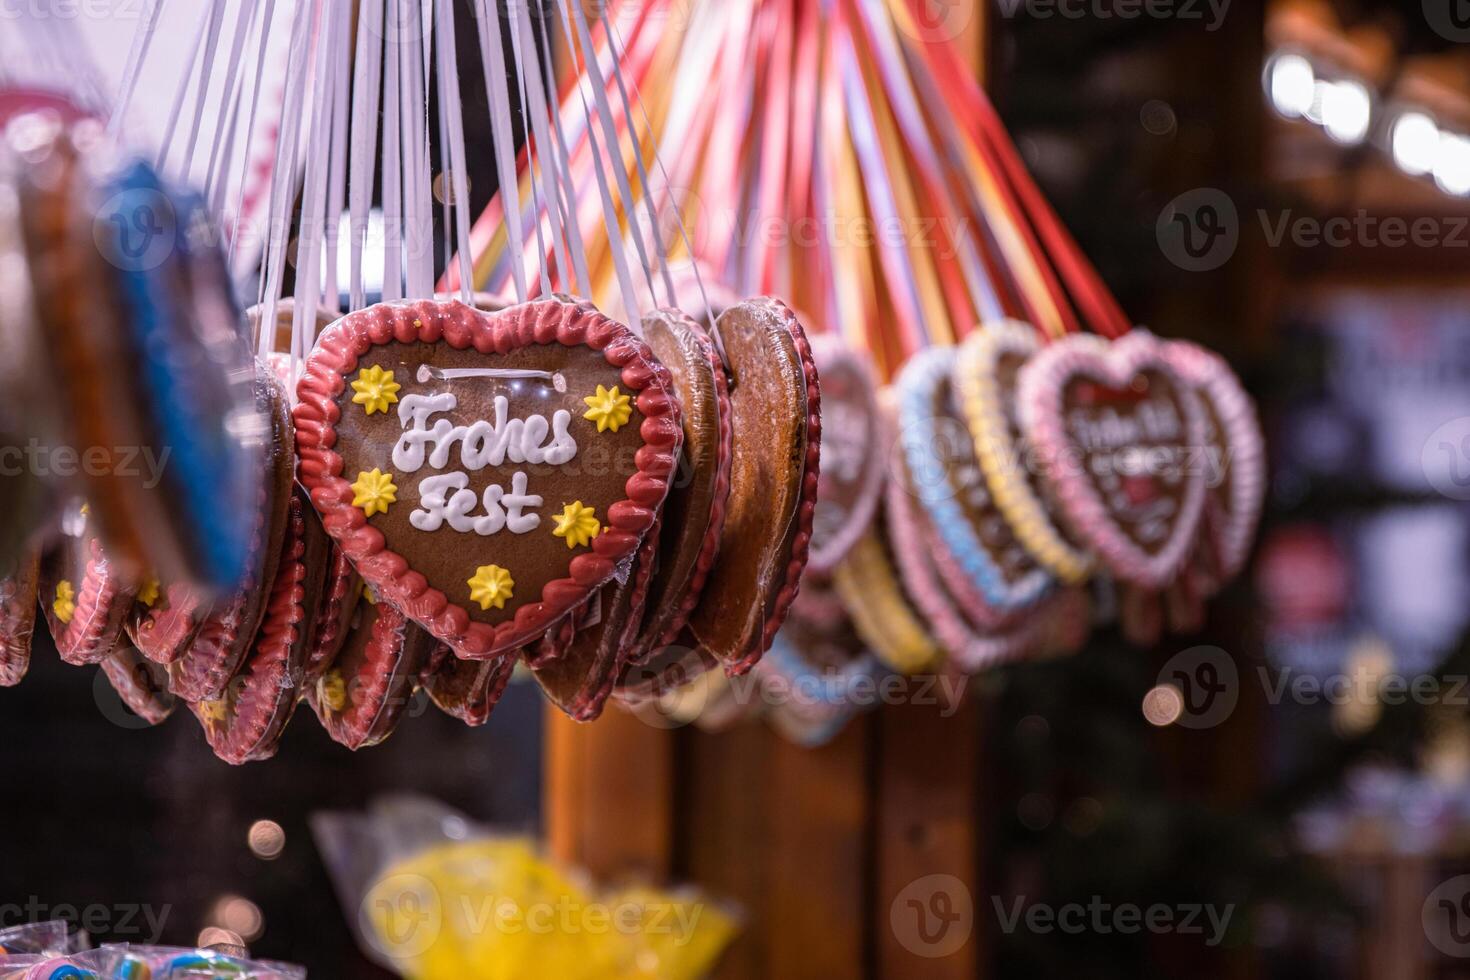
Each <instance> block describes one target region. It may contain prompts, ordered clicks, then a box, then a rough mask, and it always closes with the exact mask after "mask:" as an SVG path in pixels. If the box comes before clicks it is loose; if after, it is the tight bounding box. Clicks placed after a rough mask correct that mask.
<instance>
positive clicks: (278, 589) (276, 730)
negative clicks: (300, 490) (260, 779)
mask: <svg viewBox="0 0 1470 980" xmlns="http://www.w3.org/2000/svg"><path fill="white" fill-rule="evenodd" d="M303 506H304V504H302V502H301V500H300V498H299V497H297V496H295V495H293V496H292V497H291V515H290V522H289V524H288V526H287V533H286V539H285V542H284V545H283V547H282V554H281V560H280V564H279V565H278V566H277V568H276V579H275V582H274V583H273V584H272V585H271V591H270V595H269V598H268V599H267V601H266V606H265V613H264V614H263V615H262V616H261V620H260V626H259V628H258V629H257V631H256V634H255V640H254V642H253V644H252V645H251V650H250V655H249V658H248V659H247V660H246V662H245V665H244V667H243V668H242V669H241V671H240V673H239V674H238V675H237V676H236V677H235V678H233V679H232V680H231V681H230V686H231V687H233V688H236V689H237V693H236V696H235V697H234V698H233V700H229V701H227V704H226V706H225V711H226V714H225V717H224V718H222V719H218V720H216V719H213V718H211V716H210V711H209V709H207V708H205V707H204V706H203V705H202V704H198V703H190V705H189V708H190V710H192V711H193V712H194V714H195V716H196V717H197V718H198V719H199V721H200V723H201V724H202V725H203V726H204V733H205V739H206V740H207V741H208V742H209V747H210V748H211V749H213V750H214V754H215V755H217V756H219V758H220V759H222V760H223V761H225V762H228V763H229V764H230V765H234V766H237V765H240V764H242V763H245V762H251V761H259V760H263V759H269V758H270V757H271V756H273V755H275V754H276V746H277V744H278V742H279V740H280V735H281V733H282V732H284V731H285V728H286V724H287V723H288V722H289V721H290V720H291V715H292V714H293V713H294V712H295V710H296V703H297V701H298V700H299V698H300V693H301V681H302V672H301V664H300V663H299V662H297V661H298V657H299V655H300V653H301V651H302V649H303V646H302V642H301V630H302V628H303V626H304V625H305V619H306V608H305V605H304V604H305V600H306V587H305V582H306V564H305V563H304V562H303V561H302V559H303V558H304V557H305V555H306V542H305V537H304V536H305V534H306V530H305V526H304V524H305V519H304V516H303V515H302V513H301V508H302V507H303ZM230 693H232V692H227V693H226V695H225V697H226V698H227V699H229V697H230Z"/></svg>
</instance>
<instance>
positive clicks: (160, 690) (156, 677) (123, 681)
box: [102, 643, 178, 725]
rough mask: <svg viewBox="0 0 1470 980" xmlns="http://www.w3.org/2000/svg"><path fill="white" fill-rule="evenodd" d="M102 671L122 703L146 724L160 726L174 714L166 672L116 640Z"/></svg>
mask: <svg viewBox="0 0 1470 980" xmlns="http://www.w3.org/2000/svg"><path fill="white" fill-rule="evenodd" d="M102 673H103V674H104V675H105V676H106V677H107V682H108V683H109V684H111V685H112V689H113V691H115V692H116V693H117V696H118V699H119V700H121V701H122V703H123V706H124V707H126V708H127V709H128V710H129V711H131V712H132V713H133V714H134V715H135V716H137V717H138V718H139V719H140V720H141V721H143V722H144V723H145V724H147V725H161V724H163V723H164V722H165V721H168V719H169V716H170V715H172V714H173V713H174V708H175V706H176V705H177V704H178V699H177V698H175V697H174V696H173V694H171V693H170V692H169V689H168V671H167V670H165V669H164V668H162V667H160V666H159V665H158V664H156V663H154V662H153V661H151V660H149V659H148V658H146V657H144V656H143V655H142V654H140V653H139V652H138V651H137V650H134V649H133V647H132V644H129V643H119V644H118V645H117V646H116V647H115V648H113V651H112V653H111V654H110V655H108V657H107V659H106V660H104V661H102Z"/></svg>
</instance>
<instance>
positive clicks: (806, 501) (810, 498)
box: [725, 296, 822, 677]
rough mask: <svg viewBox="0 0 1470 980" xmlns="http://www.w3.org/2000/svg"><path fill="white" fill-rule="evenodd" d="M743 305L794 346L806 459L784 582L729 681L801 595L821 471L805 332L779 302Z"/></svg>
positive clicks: (766, 645) (818, 411)
mask: <svg viewBox="0 0 1470 980" xmlns="http://www.w3.org/2000/svg"><path fill="white" fill-rule="evenodd" d="M747 302H749V303H752V304H758V305H764V306H768V307H770V308H771V309H773V310H774V311H775V312H776V313H777V314H778V315H780V316H781V318H782V319H783V320H785V322H786V329H787V330H789V331H790V332H791V339H792V340H793V341H794V342H795V343H796V355H797V358H798V359H799V360H800V361H801V370H802V377H803V380H804V381H805V383H806V459H805V460H803V464H802V469H803V474H802V478H801V496H800V497H799V498H798V503H797V507H796V517H795V520H796V536H795V538H794V539H793V540H792V542H791V560H790V561H789V562H788V563H787V565H786V582H785V584H784V585H783V586H782V587H781V590H780V591H779V592H777V593H776V601H775V602H774V603H773V604H772V606H771V613H770V616H769V617H768V618H767V619H766V623H765V628H764V629H763V630H762V631H761V638H760V644H759V646H757V647H756V649H754V650H752V651H750V653H748V654H747V655H746V656H745V658H744V659H743V660H740V661H739V662H737V663H735V664H732V665H730V666H729V667H727V668H726V671H725V672H726V673H727V674H729V675H731V676H732V677H733V676H738V675H740V674H745V673H748V672H749V671H750V669H751V668H752V667H754V666H755V665H756V664H757V663H759V662H760V659H761V657H763V656H765V653H766V651H767V650H769V649H770V648H771V644H772V643H773V642H774V641H775V639H776V634H777V633H778V632H780V630H781V624H783V623H784V622H786V614H787V612H789V611H790V609H791V604H792V603H793V602H795V601H796V595H797V593H798V592H800V591H801V574H802V572H804V571H805V570H806V562H807V558H808V557H809V556H810V554H811V544H812V521H813V520H814V519H815V517H816V513H817V484H818V480H819V477H820V476H821V469H822V386H821V380H820V379H819V378H818V377H817V360H816V358H815V357H813V356H812V346H811V344H810V343H808V342H807V339H806V331H805V330H803V329H802V326H801V322H800V321H799V320H797V319H796V314H795V313H793V312H792V311H791V308H790V307H788V306H787V305H786V304H785V303H783V302H781V301H780V300H779V299H772V298H771V297H769V296H762V297H760V298H758V299H754V300H748V301H747Z"/></svg>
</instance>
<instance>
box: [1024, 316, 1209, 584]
mask: <svg viewBox="0 0 1470 980" xmlns="http://www.w3.org/2000/svg"><path fill="white" fill-rule="evenodd" d="M1017 398H1018V400H1019V403H1020V421H1021V428H1022V430H1023V431H1024V432H1025V433H1026V437H1027V439H1028V440H1029V441H1030V443H1031V445H1032V447H1033V448H1034V450H1035V452H1036V453H1037V454H1038V457H1039V463H1040V465H1041V467H1042V469H1043V470H1044V472H1045V473H1046V475H1047V483H1048V484H1049V486H1050V490H1049V494H1050V497H1051V499H1052V500H1054V501H1055V506H1056V510H1057V512H1058V513H1059V514H1060V515H1061V516H1062V518H1063V519H1064V520H1065V521H1066V522H1067V525H1068V527H1069V528H1070V529H1071V532H1072V534H1073V535H1074V536H1075V537H1076V538H1077V539H1078V540H1081V541H1085V542H1087V543H1088V545H1089V546H1090V548H1089V550H1091V551H1093V552H1095V553H1096V554H1097V555H1098V556H1099V557H1100V558H1101V559H1102V561H1103V562H1104V563H1106V565H1107V566H1108V568H1109V569H1110V570H1111V571H1112V572H1113V574H1114V575H1116V576H1117V577H1118V578H1119V579H1122V580H1123V581H1126V582H1130V583H1133V584H1135V585H1139V586H1143V587H1144V588H1146V589H1155V590H1159V589H1163V588H1164V587H1165V586H1167V585H1168V584H1169V582H1170V581H1172V580H1173V578H1174V576H1175V575H1176V574H1177V573H1178V571H1179V568H1180V566H1181V564H1182V563H1183V561H1184V559H1185V558H1186V557H1187V556H1188V554H1189V549H1190V548H1191V547H1192V546H1193V544H1194V539H1195V534H1196V533H1197V531H1198V529H1199V521H1200V515H1201V512H1202V510H1203V507H1204V502H1205V479H1204V475H1203V473H1202V471H1201V470H1200V468H1199V466H1198V459H1199V455H1200V454H1201V453H1202V452H1203V447H1204V445H1205V418H1204V410H1203V409H1202V408H1201V407H1200V402H1199V399H1198V397H1196V395H1195V393H1194V390H1193V387H1192V386H1191V385H1190V384H1189V383H1188V382H1186V381H1185V380H1184V379H1182V378H1181V377H1180V376H1179V374H1178V372H1177V371H1176V370H1175V369H1174V368H1173V367H1172V365H1171V364H1170V359H1169V357H1168V355H1167V354H1166V352H1165V351H1164V349H1163V345H1162V344H1160V343H1159V341H1158V340H1156V339H1155V338H1154V337H1153V336H1152V335H1149V334H1147V333H1145V332H1143V331H1134V333H1133V334H1132V335H1130V336H1129V337H1128V339H1127V342H1126V343H1124V342H1117V343H1112V344H1109V343H1108V341H1106V340H1104V339H1102V338H1101V337H1096V336H1092V335H1090V334H1074V335H1072V336H1069V337H1066V338H1064V339H1062V340H1058V341H1056V342H1054V343H1052V344H1050V345H1048V346H1047V347H1046V349H1044V350H1042V351H1041V352H1039V353H1038V354H1036V355H1035V356H1034V357H1033V358H1032V359H1031V360H1030V362H1029V363H1027V364H1026V366H1025V367H1023V368H1022V369H1021V374H1020V379H1019V381H1018V384H1017Z"/></svg>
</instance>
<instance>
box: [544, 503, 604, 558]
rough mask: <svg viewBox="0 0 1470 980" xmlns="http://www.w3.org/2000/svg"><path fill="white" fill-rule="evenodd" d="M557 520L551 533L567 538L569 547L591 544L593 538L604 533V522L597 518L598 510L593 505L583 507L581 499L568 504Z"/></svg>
mask: <svg viewBox="0 0 1470 980" xmlns="http://www.w3.org/2000/svg"><path fill="white" fill-rule="evenodd" d="M555 520H556V527H555V528H553V529H552V531H551V533H552V534H554V535H556V536H557V537H559V538H565V539H566V542H567V548H568V549H571V548H580V547H582V546H583V545H585V544H591V543H592V539H593V538H595V537H597V536H598V535H599V534H601V533H602V522H601V521H599V520H598V519H597V511H596V510H594V509H593V508H591V507H583V506H582V501H580V500H579V501H577V502H576V503H573V504H567V505H566V507H564V508H563V509H562V512H561V514H560V515H559V516H558V517H556V518H555Z"/></svg>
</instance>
